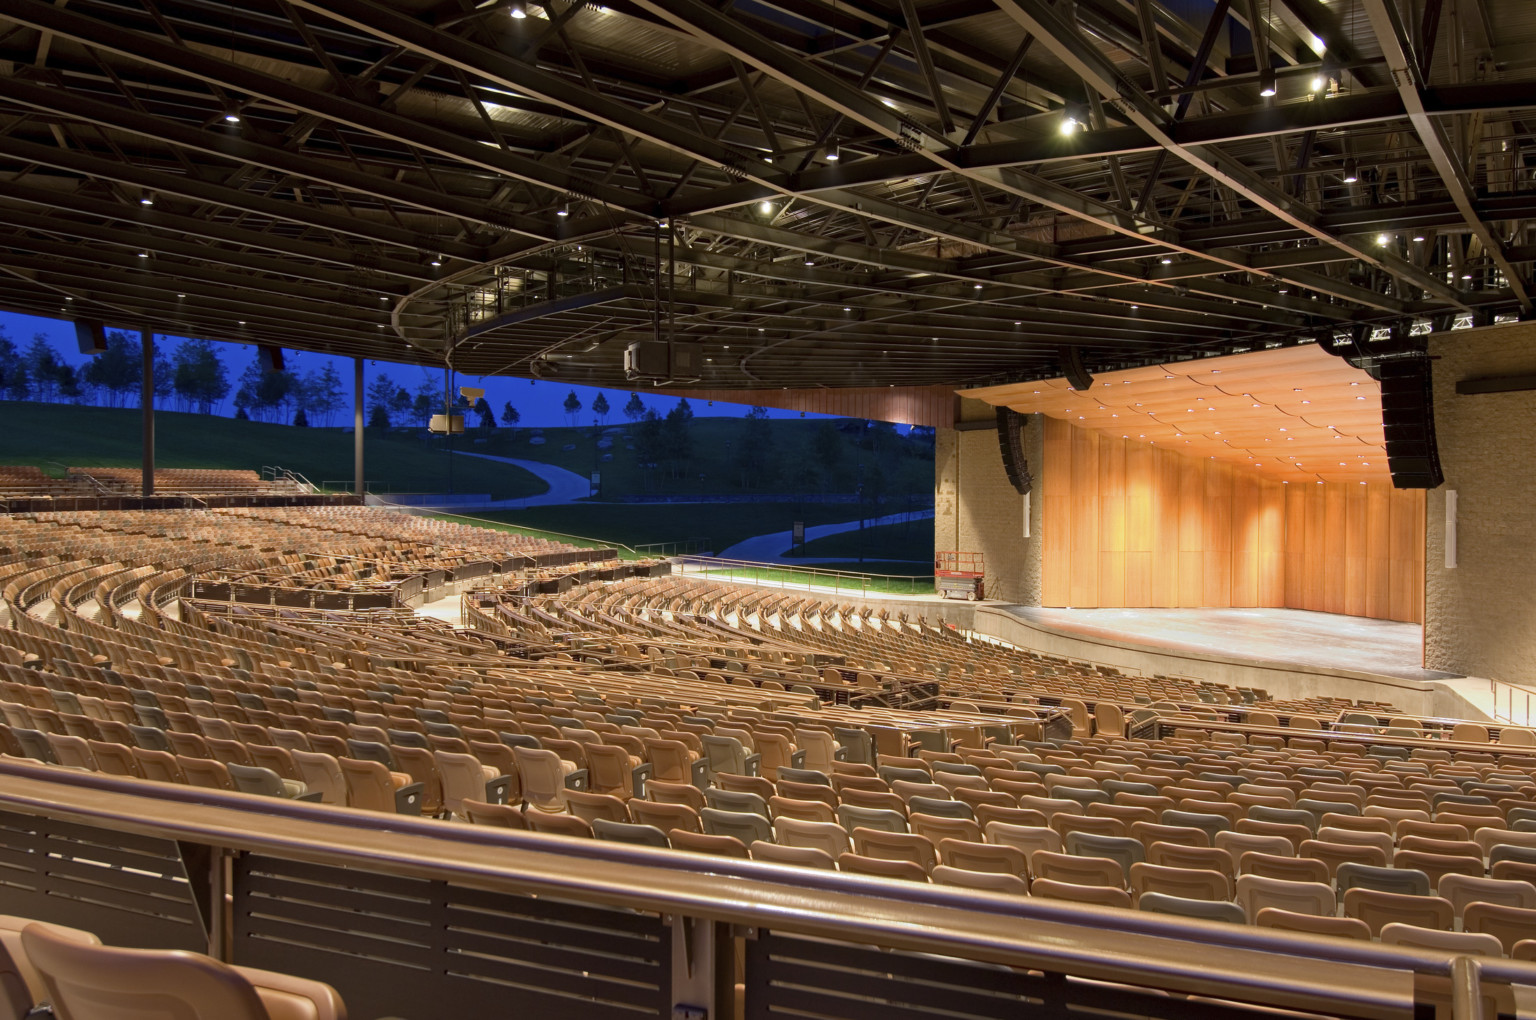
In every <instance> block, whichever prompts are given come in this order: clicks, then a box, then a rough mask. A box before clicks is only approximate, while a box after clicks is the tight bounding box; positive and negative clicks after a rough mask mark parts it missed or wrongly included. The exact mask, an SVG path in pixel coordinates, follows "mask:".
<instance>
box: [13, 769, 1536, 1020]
mask: <svg viewBox="0 0 1536 1020" xmlns="http://www.w3.org/2000/svg"><path fill="white" fill-rule="evenodd" d="M0 775H3V776H5V777H6V782H5V783H4V784H3V786H0V809H4V810H9V811H17V812H21V813H23V814H29V815H41V816H46V817H50V818H55V819H60V820H64V821H68V822H74V823H78V824H84V825H90V826H95V827H99V828H104V829H109V830H112V831H119V832H129V833H137V834H139V835H144V836H150V837H154V838H159V839H166V840H176V841H181V842H185V843H194V844H201V845H206V846H210V847H214V848H219V849H221V850H224V851H236V852H256V853H266V854H271V855H275V856H279V857H283V858H286V859H289V860H296V861H302V862H308V863H313V864H321V865H331V866H338V867H348V868H358V869H363V870H366V871H369V872H376V873H384V874H391V875H399V876H405V877H412V878H421V879H429V880H438V881H446V882H451V883H455V884H458V885H464V886H469V887H473V888H478V889H484V890H488V891H499V892H515V893H534V894H545V895H551V896H555V897H559V898H560V899H564V900H574V901H576V902H585V903H592V904H597V905H601V906H605V907H618V908H627V909H632V910H640V911H647V912H655V913H661V914H664V915H672V916H677V915H682V916H686V917H690V918H695V919H702V920H707V921H714V922H724V923H728V924H734V925H741V926H744V927H747V928H749V929H755V928H757V927H764V928H769V929H772V930H774V931H779V932H788V933H795V934H801V935H808V936H813V937H823V938H832V939H838V940H843V941H850V942H857V943H861V944H873V945H879V946H887V947H890V948H894V949H904V950H910V951H917V952H927V953H939V954H942V955H946V956H952V957H958V958H963V959H971V960H979V961H986V962H991V963H998V964H1004V965H1008V966H1013V967H1024V968H1031V969H1037V970H1047V971H1051V972H1057V973H1067V974H1071V975H1073V976H1079V977H1084V978H1090V979H1096V980H1104V981H1114V982H1122V983H1128V984H1136V985H1143V986H1147V987H1152V988H1159V989H1166V990H1169V991H1175V992H1181V993H1185V994H1195V995H1205V996H1215V997H1223V998H1233V999H1237V1000H1239V1001H1244V1002H1260V1003H1264V1004H1266V1005H1269V1006H1273V1007H1279V1008H1289V1009H1301V1010H1306V1011H1311V1012H1324V1013H1327V1012H1334V1011H1340V1012H1344V1013H1346V1014H1347V1015H1352V1016H1361V1017H1372V1018H1381V1020H1387V1018H1392V1020H1402V1018H1406V1017H1407V1016H1409V1015H1411V1013H1412V1004H1413V1001H1414V987H1413V984H1414V983H1413V978H1412V975H1413V974H1422V975H1433V976H1437V977H1443V978H1450V979H1453V980H1454V982H1455V983H1456V993H1455V994H1454V996H1453V1015H1454V1017H1456V1020H1481V1018H1482V1016H1483V1005H1482V994H1481V983H1482V982H1483V980H1484V979H1485V978H1486V979H1491V980H1494V981H1513V982H1518V983H1520V984H1536V965H1533V964H1529V963H1522V962H1518V961H1512V960H1491V959H1490V960H1483V959H1476V958H1470V957H1467V956H1464V955H1461V954H1456V953H1451V952H1445V951H1439V950H1424V949H1409V948H1406V947H1401V946H1387V945H1382V944H1379V943H1372V942H1349V941H1344V940H1338V939H1320V938H1315V937H1312V936H1307V935H1301V934H1297V933H1292V932H1286V931H1281V930H1277V929H1270V928H1246V927H1237V926H1231V925H1222V924H1213V923H1209V922H1203V921H1196V920H1189V919H1185V918H1180V917H1175V916H1171V915H1162V914H1152V913H1140V912H1132V911H1121V910H1115V909H1111V908H1106V907H1097V906H1091V905H1087V904H1078V903H1070V902H1065V901H1057V900H1045V899H1034V898H1020V897H1011V896H1006V895H1002V894H997V893H988V892H981V891H973V890H969V889H962V888H956V887H945V886H932V885H919V884H914V883H906V882H899V881H893V880H887V879H881V878H873V877H866V876H861V875H853V874H846V873H839V872H823V871H819V870H814V869H802V868H792V867H786V866H781V865H775V864H765V863H762V862H755V861H745V860H741V861H738V860H731V859H726V858H721V857H714V856H704V855H696V854H682V853H676V852H673V851H669V850H661V849H654V848H650V847H640V846H633V845H628V844H620V843H613V842H607V841H596V840H581V839H571V838H567V837H561V836H550V835H545V834H540V833H529V832H519V831H514V830H504V829H492V828H478V827H474V826H466V825H450V824H447V823H444V822H440V821H433V820H428V819H416V818H408V817H404V816H399V815H381V814H378V813H374V812H368V811H362V810H356V809H350V808H340V807H335V806H331V805H311V804H304V803H297V802H291V801H282V800H278V799H275V798H265V797H254V796H248V795H244V794H234V793H224V792H220V791H214V790H204V789H191V788H183V787H177V786H174V785H171V784H158V783H157V784H152V785H151V784H147V783H145V782H144V781H141V780H134V779H127V778H117V777H109V776H103V775H99V774H93V773H84V774H79V775H74V774H62V773H60V772H58V771H57V770H53V769H47V768H44V767H42V766H38V765H34V764H30V763H24V762H21V761H17V760H10V759H7V760H4V761H0ZM151 791H153V792H151ZM277 817H280V818H282V819H283V822H282V824H280V825H278V824H273V819H274V818H277ZM215 858H216V859H215V866H214V869H213V870H214V874H215V876H217V875H218V874H219V873H220V869H221V868H222V863H221V861H220V860H219V858H218V855H215ZM574 861H581V862H585V864H586V865H590V866H573V863H574ZM214 943H215V945H214V946H212V947H211V948H215V949H217V948H220V946H221V944H222V943H221V940H220V938H219V936H218V935H217V934H216V935H215V936H214ZM1281 961H1283V965H1277V964H1280V963H1281ZM748 994H749V995H750V994H751V992H750V990H749V992H748Z"/></svg>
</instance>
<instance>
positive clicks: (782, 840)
mask: <svg viewBox="0 0 1536 1020" xmlns="http://www.w3.org/2000/svg"><path fill="white" fill-rule="evenodd" d="M773 830H774V834H775V836H776V840H775V841H776V842H777V843H779V844H780V845H781V846H788V847H809V848H812V849H816V850H820V851H822V852H823V853H825V854H827V855H828V857H829V858H831V859H833V860H835V859H836V858H837V857H838V856H840V855H842V854H845V853H847V852H849V851H850V850H852V849H853V844H852V842H851V840H850V838H849V834H848V830H846V829H844V828H843V827H842V826H841V825H838V824H837V823H836V822H811V821H805V820H803V819H799V818H788V817H780V818H778V819H776V820H775V821H774V823H773Z"/></svg>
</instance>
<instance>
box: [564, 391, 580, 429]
mask: <svg viewBox="0 0 1536 1020" xmlns="http://www.w3.org/2000/svg"><path fill="white" fill-rule="evenodd" d="M561 406H563V407H564V408H565V420H566V422H567V423H568V424H570V425H572V426H574V425H575V424H576V416H577V415H579V414H581V398H580V397H578V396H577V395H576V391H575V390H572V391H571V392H569V393H567V394H566V395H565V403H564V404H563V405H561Z"/></svg>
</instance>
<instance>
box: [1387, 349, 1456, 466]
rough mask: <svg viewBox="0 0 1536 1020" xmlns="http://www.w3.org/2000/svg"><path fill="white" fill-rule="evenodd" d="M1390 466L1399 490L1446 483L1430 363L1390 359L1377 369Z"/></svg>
mask: <svg viewBox="0 0 1536 1020" xmlns="http://www.w3.org/2000/svg"><path fill="white" fill-rule="evenodd" d="M1376 372H1377V375H1378V378H1380V380H1381V424H1382V426H1383V430H1384V431H1385V432H1386V437H1387V466H1388V467H1389V468H1390V469H1391V471H1392V485H1393V486H1394V487H1396V488H1399V489H1433V488H1435V487H1436V486H1438V485H1440V484H1441V483H1442V482H1444V481H1445V475H1444V473H1443V472H1441V470H1440V449H1439V446H1438V445H1437V444H1436V442H1435V400H1434V387H1433V384H1432V382H1431V375H1430V365H1429V359H1428V358H1425V357H1407V358H1391V359H1388V360H1384V361H1382V362H1381V363H1380V364H1379V365H1378V366H1377V369H1376Z"/></svg>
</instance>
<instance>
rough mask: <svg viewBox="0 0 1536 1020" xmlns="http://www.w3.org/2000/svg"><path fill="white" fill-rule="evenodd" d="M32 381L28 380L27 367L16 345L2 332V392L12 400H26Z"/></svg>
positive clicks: (0, 343) (0, 342) (0, 335)
mask: <svg viewBox="0 0 1536 1020" xmlns="http://www.w3.org/2000/svg"><path fill="white" fill-rule="evenodd" d="M31 385H32V381H31V380H30V379H28V378H27V366H26V364H25V362H23V361H22V360H21V354H20V353H19V352H17V350H16V345H15V344H14V343H12V342H11V338H10V337H8V336H6V335H5V331H4V330H0V391H3V392H4V393H5V395H6V396H7V397H9V398H10V399H11V400H26V399H27V390H28V389H29V388H30V387H31Z"/></svg>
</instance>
